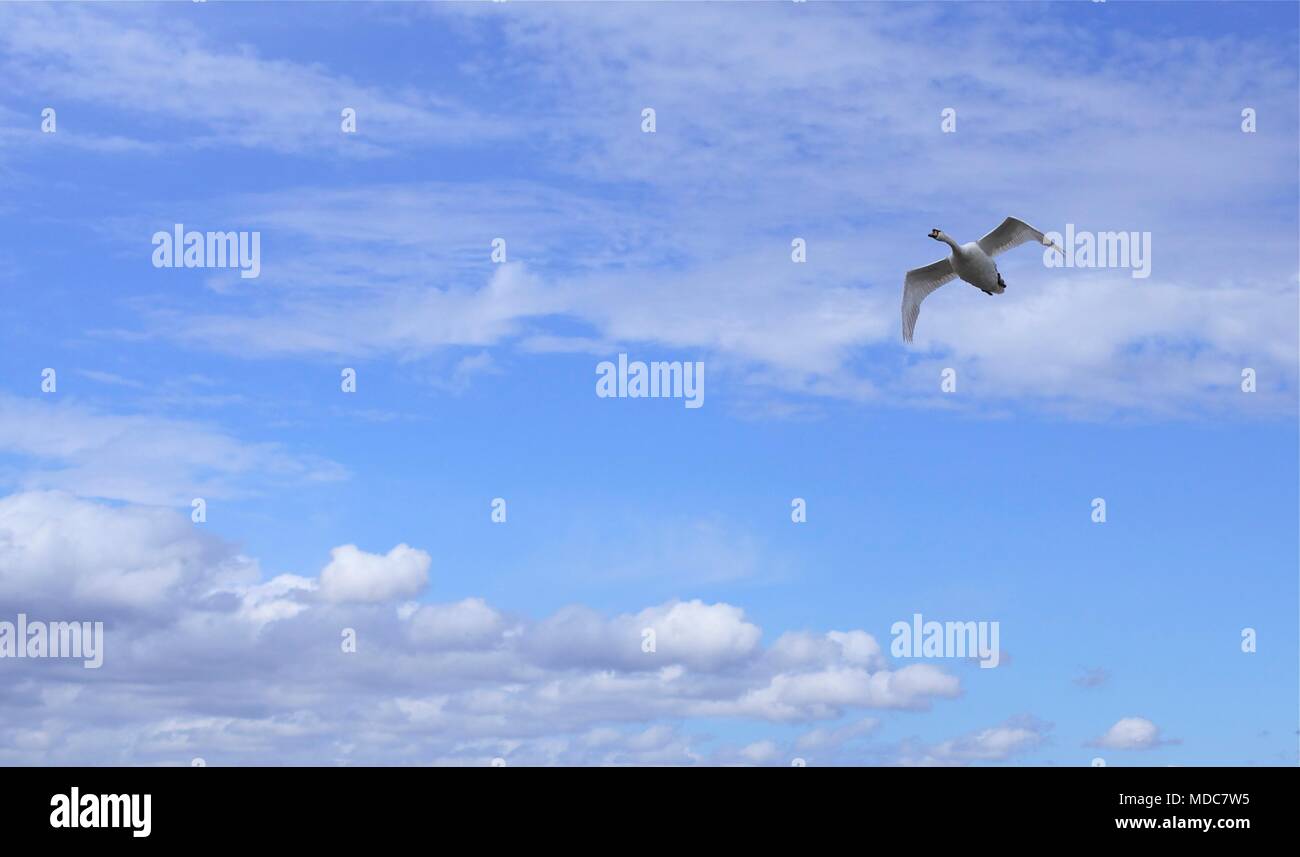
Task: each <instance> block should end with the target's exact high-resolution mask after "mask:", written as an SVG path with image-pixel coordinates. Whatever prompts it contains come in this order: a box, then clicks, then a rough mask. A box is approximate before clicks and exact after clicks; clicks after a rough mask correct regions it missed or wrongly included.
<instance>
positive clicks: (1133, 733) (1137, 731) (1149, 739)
mask: <svg viewBox="0 0 1300 857" xmlns="http://www.w3.org/2000/svg"><path fill="white" fill-rule="evenodd" d="M1173 743H1176V741H1175V740H1165V739H1162V738H1161V737H1160V727H1158V726H1156V724H1154V723H1152V722H1151V721H1150V720H1147V719H1146V718H1145V717H1121V718H1120V719H1119V720H1117V721H1115V725H1114V726H1111V727H1110V728H1109V729H1107V730H1106V732H1105V734H1103V735H1102V736H1101V737H1100V738H1096V739H1094V740H1092V741H1089V742H1088V745H1089V746H1091V747H1100V748H1102V749H1105V750H1150V749H1152V748H1154V747H1158V746H1160V745H1162V744H1173Z"/></svg>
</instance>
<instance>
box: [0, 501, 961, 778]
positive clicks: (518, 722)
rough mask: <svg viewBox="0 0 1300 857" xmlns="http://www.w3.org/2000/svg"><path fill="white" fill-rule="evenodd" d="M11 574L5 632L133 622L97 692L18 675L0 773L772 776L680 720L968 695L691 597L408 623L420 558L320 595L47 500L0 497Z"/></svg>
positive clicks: (947, 682)
mask: <svg viewBox="0 0 1300 857" xmlns="http://www.w3.org/2000/svg"><path fill="white" fill-rule="evenodd" d="M0 560H3V562H0V613H9V612H17V611H18V610H21V609H24V608H25V607H27V606H28V605H32V604H36V603H38V602H39V603H41V604H44V605H46V607H47V608H48V609H50V610H54V611H57V612H59V613H61V614H63V615H64V616H66V615H68V614H72V615H73V616H74V617H75V616H76V615H78V614H79V613H81V612H83V611H92V615H91V616H90V617H89V618H95V617H94V615H93V611H94V610H96V609H99V608H102V609H109V608H110V607H111V608H112V609H115V610H118V611H120V612H122V615H123V616H125V617H127V618H124V619H123V620H122V621H114V622H110V623H109V625H108V628H107V634H108V637H107V641H106V645H105V660H104V665H103V667H102V668H101V669H100V670H96V671H94V672H95V675H93V676H90V675H85V674H84V673H85V672H87V671H84V670H81V669H79V668H77V666H78V665H75V664H69V663H65V662H49V661H39V660H23V661H17V662H14V663H13V664H11V665H10V667H7V669H9V670H10V672H11V673H12V681H8V682H6V683H5V685H4V686H3V687H0V722H3V723H4V724H5V725H4V726H3V727H0V761H5V762H30V763H53V762H58V761H63V762H67V761H76V762H78V763H110V762H112V763H119V764H129V763H173V764H185V763H187V762H188V760H189V759H190V758H192V757H193V756H203V757H204V758H206V759H208V760H209V762H210V763H213V764H222V763H233V762H244V763H250V762H266V761H268V760H275V761H279V762H286V763H288V762H299V763H305V764H312V763H336V762H342V763H347V762H355V763H362V762H371V763H392V762H403V763H410V762H412V761H425V762H429V763H438V764H485V763H486V761H487V760H490V759H491V758H493V757H495V756H505V757H507V758H509V759H510V760H512V761H511V763H512V764H516V763H518V764H547V763H559V762H565V763H574V764H577V763H596V764H629V763H644V764H694V763H700V762H715V763H716V762H728V763H730V762H736V763H742V764H758V763H763V764H766V763H774V764H775V763H786V762H788V760H787V759H786V758H785V755H784V750H782V749H781V747H780V745H779V744H776V743H769V742H770V741H771V740H772V739H759V740H757V741H755V742H751V744H750V745H747V746H745V747H731V748H725V747H724V748H713V749H702V748H700V747H698V746H697V741H698V739H693V738H692V737H691V736H689V735H687V734H684V733H681V732H679V731H677V730H676V727H674V726H672V725H671V724H672V723H675V722H680V721H683V720H689V719H691V718H699V717H709V718H736V719H743V720H749V721H754V722H760V723H761V722H769V723H778V722H782V723H785V722H788V723H807V724H815V723H817V722H819V721H827V722H830V721H834V720H837V719H839V718H842V717H844V716H845V715H851V714H852V713H853V712H859V711H863V710H869V709H900V710H920V709H924V708H926V707H928V706H930V705H931V704H932V703H933V702H934V701H936V700H942V699H951V698H954V697H956V696H957V695H958V694H959V693H960V685H959V682H958V680H957V679H956V678H955V677H953V676H950V675H947V674H946V673H944V672H943V671H942V670H940V669H939V668H937V667H935V666H932V665H929V664H924V665H910V666H906V667H903V668H902V669H895V668H894V667H893V666H892V665H891V664H890V663H889V662H888V660H887V659H886V658H885V657H884V656H883V654H882V653H881V651H880V646H879V644H878V643H877V642H876V640H875V639H874V638H873V637H872V636H871V635H870V634H869V633H868V632H866V631H864V630H859V629H853V630H848V631H831V632H828V633H824V634H817V633H813V632H801V633H799V634H793V635H784V636H783V637H782V638H779V640H780V642H777V643H774V644H773V645H772V646H770V647H766V648H765V647H764V646H763V645H762V629H761V628H759V627H758V626H757V625H756V624H754V623H753V622H751V621H749V620H748V619H747V618H746V616H745V613H744V610H743V609H742V608H740V607H738V606H736V605H733V604H727V603H722V602H718V603H708V602H705V601H702V600H698V599H694V600H690V601H680V600H675V601H669V602H666V603H662V604H657V605H652V606H649V607H646V608H644V609H641V610H638V611H635V612H628V613H622V614H616V615H612V616H611V615H605V614H601V613H599V612H597V611H595V610H592V609H590V608H587V607H583V606H580V605H574V606H571V607H569V608H564V609H561V610H559V611H556V612H555V613H553V614H552V615H550V616H547V617H542V618H539V619H532V618H529V617H523V616H511V615H508V614H506V613H505V612H503V611H500V610H498V609H496V608H494V607H492V606H490V605H489V604H488V603H487V602H486V601H484V600H483V599H481V598H466V599H462V600H460V601H457V602H452V603H417V602H407V603H403V604H400V605H394V604H393V603H392V602H393V601H395V600H398V599H401V598H409V597H410V596H412V595H414V594H416V593H417V592H419V591H420V590H423V589H424V587H425V586H426V585H427V579H428V569H429V565H430V560H429V555H428V554H427V553H426V552H424V551H422V550H418V549H416V548H412V547H409V546H407V545H398V546H397V547H395V548H393V550H391V551H389V552H388V553H387V554H371V553H366V552H364V551H361V550H360V549H358V548H356V547H355V546H353V545H343V546H341V547H338V548H336V549H335V550H334V551H333V552H332V557H331V560H330V562H329V563H328V564H327V565H326V566H325V567H324V568H323V569H322V570H321V572H320V574H319V575H317V576H311V575H303V574H296V573H283V574H277V575H274V576H269V577H268V576H266V575H263V574H262V573H261V571H260V569H259V568H258V565H257V563H256V561H254V560H252V559H249V558H247V557H243V556H241V555H240V554H239V553H238V552H236V551H235V550H234V549H233V548H232V547H231V546H229V545H227V544H225V543H223V542H221V541H219V540H217V539H214V538H211V537H208V536H205V535H204V534H203V533H202V532H201V531H200V530H198V529H197V528H195V527H194V526H193V525H192V524H191V523H190V522H189V520H188V518H186V517H185V516H184V515H183V514H180V513H177V512H172V511H166V510H158V509H141V508H138V507H133V506H129V505H125V506H123V505H108V504H106V503H102V502H96V501H92V500H86V499H80V498H75V497H72V496H70V495H67V494H61V493H55V492H36V493H27V494H17V495H12V496H9V497H5V498H3V499H0ZM128 611H135V612H134V613H129V612H128ZM141 611H151V612H149V613H147V614H141ZM131 615H147V616H148V617H151V618H149V620H148V621H139V622H133V621H128V619H129V616H131ZM344 629H350V630H351V632H352V633H353V634H354V635H355V639H356V642H357V646H356V651H355V652H345V651H343V647H342V646H341V640H342V634H343V631H344ZM647 629H649V630H653V631H654V632H655V633H654V640H655V645H654V646H653V647H652V648H653V650H647V649H649V648H651V647H647V646H645V645H643V644H644V642H645V640H646V639H647V638H646V636H645V635H644V634H643V632H644V631H646V630H647ZM859 719H860V718H859ZM859 728H860V729H863V730H865V728H866V727H865V726H864V727H859ZM854 734H858V733H856V732H854V730H852V729H849V730H840V731H837V732H836V731H833V732H831V733H829V734H828V735H824V736H819V737H813V738H809V739H808V741H809V742H810V745H811V744H816V745H817V746H820V747H824V748H829V747H831V746H832V745H834V744H835V743H837V742H840V743H842V742H845V741H848V740H850V739H851V738H852V737H853V735H854ZM828 752H829V751H828Z"/></svg>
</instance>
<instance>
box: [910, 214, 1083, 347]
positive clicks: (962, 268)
mask: <svg viewBox="0 0 1300 857" xmlns="http://www.w3.org/2000/svg"><path fill="white" fill-rule="evenodd" d="M930 237H931V238H933V239H934V240H935V241H942V242H943V243H945V244H947V245H948V246H949V247H951V248H952V254H951V255H950V256H949V257H948V258H947V259H940V260H939V261H938V262H933V263H931V264H929V265H926V266H925V267H924V268H916V269H914V270H911V271H908V272H907V276H906V277H905V278H904V279H903V340H904V341H905V342H911V341H912V331H913V330H914V329H915V328H916V317H917V316H918V315H920V313H921V301H923V300H925V298H926V296H927V295H929V294H930V292H932V291H934V290H935V289H937V288H939V287H940V286H942V285H943V284H944V283H946V282H948V281H949V280H951V279H953V278H955V277H961V278H962V279H963V280H965V281H966V282H968V283H970V284H971V285H972V286H974V287H975V288H977V289H979V290H980V291H982V292H983V293H984V294H986V295H1000V294H1002V293H1003V292H1005V291H1006V290H1007V284H1006V283H1004V282H1003V281H1002V275H1001V274H999V273H998V266H997V265H995V264H994V263H993V257H994V256H996V255H998V254H999V253H1002V252H1005V251H1007V250H1010V249H1011V248H1012V247H1019V246H1020V245H1021V244H1024V243H1025V242H1026V241H1037V242H1038V243H1039V244H1042V245H1043V246H1044V247H1052V248H1053V249H1055V250H1056V252H1058V253H1062V251H1061V248H1060V247H1057V246H1056V245H1055V244H1053V243H1052V242H1051V241H1049V240H1048V239H1047V238H1045V237H1044V236H1043V233H1041V232H1039V231H1038V230H1037V229H1035V228H1034V227H1032V226H1030V225H1029V224H1028V223H1025V222H1024V221H1023V220H1018V219H1017V218H1014V217H1008V218H1007V219H1006V220H1004V221H1002V225H1001V226H999V227H998V228H997V229H994V230H993V231H992V232H990V233H989V234H988V235H985V236H984V237H983V238H981V239H980V240H978V241H972V242H971V243H969V244H958V243H957V242H956V241H954V240H952V239H951V238H949V237H948V236H947V235H946V234H944V233H943V232H942V231H940V230H938V229H931V230H930ZM1062 255H1064V253H1062Z"/></svg>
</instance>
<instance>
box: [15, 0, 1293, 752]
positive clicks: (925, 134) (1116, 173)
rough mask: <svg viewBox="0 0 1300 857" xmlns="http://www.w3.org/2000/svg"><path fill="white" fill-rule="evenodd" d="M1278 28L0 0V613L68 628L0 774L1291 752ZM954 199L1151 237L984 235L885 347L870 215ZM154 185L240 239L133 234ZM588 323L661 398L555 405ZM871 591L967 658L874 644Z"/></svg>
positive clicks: (916, 9) (585, 354)
mask: <svg viewBox="0 0 1300 857" xmlns="http://www.w3.org/2000/svg"><path fill="white" fill-rule="evenodd" d="M1296 45H1297V11H1296V7H1295V6H1294V5H1289V4H1272V3H1258V4H1256V3H1232V4H1206V3H1196V4H1191V3H1118V2H1110V3H1105V4H1093V3H1068V4H1067V3H1048V4H1031V3H1023V4H1022V3H1016V4H996V3H987V4H986V3H981V4H924V3H889V4H875V3H873V4H865V3H864V4H859V3H815V2H814V3H807V4H791V3H764V4H759V3H733V4H697V3H688V4H630V3H602V4H533V3H517V2H509V3H504V4H487V3H480V4H472V5H471V4H416V3H384V4H351V3H327V4H306V3H304V4H276V5H270V4H262V3H239V4H233V3H216V2H210V3H205V4H189V3H185V4H160V5H153V4H123V5H116V4H95V5H93V6H90V5H77V4H58V5H6V6H4V7H2V8H0V80H4V81H5V82H6V85H5V86H3V87H0V186H2V187H3V191H4V192H3V193H2V194H0V224H3V227H4V229H5V234H6V236H7V239H8V240H6V241H5V242H3V244H0V283H3V287H4V295H5V300H4V302H3V304H2V305H0V329H2V330H3V332H4V341H5V347H4V348H3V349H0V491H3V494H4V496H3V497H2V498H0V619H3V618H6V617H9V618H12V616H13V614H16V613H18V612H20V611H21V612H26V613H28V614H31V615H33V616H44V617H46V618H49V619H58V618H79V619H80V618H84V619H100V620H104V621H105V622H106V624H107V626H108V629H109V631H108V634H109V636H108V638H107V642H106V647H107V649H106V657H105V665H104V667H103V668H102V669H101V670H98V671H94V672H93V673H92V672H90V671H85V670H83V669H82V668H81V665H80V664H76V663H62V662H53V661H45V662H41V661H12V660H5V661H0V670H3V671H5V672H9V673H12V676H11V678H12V680H6V681H5V682H3V683H0V684H2V685H3V686H2V687H0V711H3V716H0V724H3V725H0V762H6V763H40V764H45V763H55V764H76V763H90V764H108V763H128V764H182V765H183V764H189V763H190V760H191V759H192V758H195V757H201V758H204V759H205V760H207V762H208V763H209V764H241V763H268V762H269V763H299V764H363V763H378V764H469V765H480V764H488V763H489V762H490V760H491V759H493V758H503V759H506V761H507V763H508V764H511V765H529V764H621V763H632V764H661V763H662V764H733V763H739V764H776V765H789V764H790V763H791V760H792V759H793V758H796V757H798V758H803V759H806V760H807V762H808V764H810V765H823V764H825V765H829V764H1034V765H1045V764H1050V765H1087V764H1089V763H1090V762H1091V760H1092V759H1094V758H1096V757H1101V758H1104V759H1105V760H1106V763H1107V764H1109V765H1132V764H1138V765H1164V764H1295V763H1296V762H1297V739H1296V731H1297V730H1296V725H1297V724H1296V716H1295V715H1296V712H1297V710H1298V708H1300V697H1298V693H1300V669H1298V667H1300V664H1298V663H1297V657H1296V652H1297V649H1296V641H1297V639H1298V638H1300V628H1298V627H1297V605H1300V592H1298V591H1297V569H1298V567H1300V557H1298V556H1297V549H1298V548H1297V545H1298V536H1300V534H1298V533H1297V526H1298V524H1297V520H1298V518H1300V508H1298V503H1297V481H1298V480H1297V477H1298V475H1300V472H1298V471H1300V466H1298V463H1297V450H1298V443H1297V422H1296V417H1297V409H1296V403H1297V386H1296V384H1297V377H1296V374H1297V373H1296V369H1297V323H1298V322H1300V306H1298V304H1297V297H1296V288H1297V284H1298V283H1300V248H1298V246H1297V232H1298V229H1300V224H1297V204H1296V203H1297V195H1298V194H1300V188H1298V186H1297V169H1296V167H1297V161H1296V140H1297V139H1298V138H1300V129H1298V127H1297V59H1298V58H1297V48H1296ZM46 107H53V108H55V110H56V111H57V130H56V131H55V132H54V133H42V131H41V111H42V110H43V109H44V108H46ZM345 107H352V108H354V109H355V110H356V112H357V133H355V134H344V133H341V131H340V119H339V114H340V111H341V110H342V109H343V108H345ZM645 107H652V108H654V110H655V111H656V130H655V133H653V134H646V133H643V132H642V130H641V111H642V110H643V108H645ZM945 108H952V109H954V110H955V111H956V116H957V127H956V131H955V132H954V133H951V134H945V133H943V132H942V131H941V128H940V116H941V112H942V111H943V110H944V109H945ZM1244 108H1252V109H1253V110H1255V111H1256V115H1257V123H1258V125H1257V130H1256V132H1255V133H1249V134H1248V133H1243V131H1242V128H1241V123H1242V110H1243V109H1244ZM1009 214H1013V215H1016V216H1019V217H1022V218H1024V219H1026V220H1028V221H1029V222H1031V223H1033V224H1035V225H1036V226H1038V227H1039V228H1040V229H1044V230H1054V231H1063V230H1064V228H1065V224H1067V223H1072V224H1074V225H1075V226H1076V228H1078V229H1080V230H1092V231H1097V232H1100V231H1110V230H1123V231H1137V232H1149V233H1150V234H1151V240H1152V248H1153V249H1152V266H1151V276H1150V277H1149V278H1146V279H1136V278H1133V277H1132V276H1131V272H1130V271H1128V270H1125V269H1100V268H1099V269H1080V268H1074V269H1071V268H1064V269H1062V268H1054V269H1049V268H1047V267H1045V266H1044V264H1043V261H1042V254H1041V252H1040V251H1039V250H1037V249H1034V248H1033V246H1032V245H1031V246H1029V247H1022V248H1019V249H1017V250H1013V251H1011V252H1009V253H1007V254H1006V255H1004V256H1002V257H999V260H998V261H999V267H1000V269H1001V271H1002V273H1003V274H1004V276H1005V278H1006V280H1007V282H1008V284H1009V287H1008V290H1007V292H1006V293H1005V294H1003V295H1000V296H997V297H996V298H987V297H985V296H984V295H981V294H979V293H978V292H977V291H975V290H973V289H970V288H967V287H966V286H964V285H963V284H961V283H956V284H952V285H949V286H946V287H945V288H944V289H941V290H940V291H939V292H936V293H935V294H934V295H933V296H931V297H930V298H929V299H927V301H926V303H925V306H924V309H923V311H922V313H921V317H920V322H919V325H918V328H917V336H916V341H915V343H913V344H911V345H904V344H903V343H902V341H901V337H900V334H899V329H898V325H899V316H898V312H899V310H898V305H899V299H900V294H901V285H902V277H903V274H904V272H905V271H906V270H908V269H910V268H914V267H918V266H920V265H923V264H926V263H928V262H931V261H933V260H934V259H936V258H938V257H939V255H941V254H940V253H939V252H938V250H939V245H936V244H934V243H932V242H930V241H929V240H928V239H927V238H926V234H927V233H928V231H929V230H930V229H931V228H933V227H936V226H937V227H940V228H942V229H944V230H945V231H946V232H948V233H950V234H952V235H953V236H955V237H957V238H958V240H962V241H967V240H974V239H975V238H977V237H979V235H981V234H983V233H984V232H985V231H987V230H988V229H990V228H992V227H993V226H994V225H996V224H997V223H998V222H1000V221H1001V219H1002V218H1003V217H1004V216H1006V215H1009ZM174 223H184V224H185V225H186V226H187V227H189V228H193V229H199V230H257V231H259V232H260V233H261V275H260V276H259V277H258V278H256V279H241V278H240V277H239V274H238V272H236V271H232V270H212V269H194V270H176V269H158V268H154V267H153V266H152V265H151V263H150V258H151V252H152V249H153V248H152V245H151V236H152V235H153V233H154V232H155V231H158V230H164V231H169V230H170V229H171V227H172V224H174ZM497 237H502V238H504V239H505V240H506V242H507V247H508V251H507V252H508V262H507V263H505V264H504V265H497V264H494V263H493V262H492V260H491V259H490V252H491V242H492V240H493V239H494V238H497ZM795 237H802V238H804V239H805V240H806V242H807V248H808V257H807V262H806V263H803V264H795V263H793V262H792V261H791V258H790V242H791V240H792V239H793V238H795ZM621 352H622V353H627V354H629V355H630V356H631V357H632V359H643V360H682V361H703V362H704V364H705V367H706V385H705V392H706V395H705V405H704V406H703V407H701V408H698V409H688V408H685V407H683V403H682V402H681V401H680V400H676V399H641V400H633V399H602V398H598V397H597V396H596V395H595V393H594V389H595V377H596V376H595V367H596V365H597V364H598V363H599V362H600V361H602V360H613V359H616V357H617V355H618V354H619V353H621ZM47 367H52V368H55V369H56V370H57V373H58V374H57V378H58V386H57V391H56V392H54V393H43V392H42V391H41V386H40V384H41V372H42V370H43V369H44V368H47ZM344 367H352V368H355V370H356V372H357V392H356V393H354V394H349V393H343V392H342V391H341V390H340V371H341V370H342V369H343V368H344ZM1246 367H1250V368H1253V369H1255V370H1256V373H1257V378H1258V389H1257V392H1254V393H1244V392H1243V391H1242V389H1241V386H1240V384H1241V372H1242V369H1243V368H1246ZM945 368H953V369H955V370H956V372H957V377H958V388H957V391H956V392H955V393H943V392H941V391H940V386H939V378H940V373H941V371H942V370H943V369H945ZM194 497H203V498H204V499H205V500H206V501H207V509H208V517H207V521H206V522H204V523H202V524H195V523H192V522H191V520H190V517H189V511H190V500H191V499H192V498H194ZM496 497H501V498H504V499H505V500H506V501H507V507H508V518H507V521H506V522H505V523H503V524H498V523H493V522H492V520H491V519H490V511H491V510H490V505H489V504H490V502H491V501H492V499H493V498H496ZM796 497H799V498H804V499H806V501H807V505H808V520H807V522H806V523H800V524H796V523H793V522H792V521H791V517H790V504H791V500H792V498H796ZM1096 497H1101V498H1105V500H1106V502H1107V520H1106V522H1105V523H1104V524H1097V523H1094V522H1093V521H1092V520H1091V506H1090V504H1091V502H1092V500H1093V498H1096ZM346 545H355V546H356V548H358V549H359V551H360V553H352V552H348V551H342V552H339V551H336V549H338V548H340V547H342V546H346ZM399 545H407V546H409V547H410V549H413V550H414V551H418V552H422V553H420V554H418V555H414V556H415V558H414V559H412V558H411V557H412V556H413V555H410V554H407V553H403V552H402V551H398V552H397V553H390V551H393V550H394V548H395V547H397V546H399ZM413 569H414V571H413ZM343 580H346V581H349V582H350V584H351V586H350V587H349V586H344V585H342V584H341V583H340V582H339V581H343ZM412 580H414V582H412ZM918 612H919V613H921V614H923V615H924V616H925V617H926V618H927V619H937V620H941V621H942V620H953V621H968V620H969V621H997V622H998V623H999V627H1000V639H1001V646H1002V648H1003V649H1004V651H1005V655H1004V657H1003V662H1002V663H1001V664H1000V665H999V666H998V667H997V668H996V669H979V668H978V667H977V666H975V665H973V664H970V663H967V662H964V661H961V660H959V659H906V658H895V657H892V656H891V655H890V642H891V636H890V628H891V626H892V624H893V623H894V622H896V621H900V620H909V619H910V617H911V616H912V614H913V613H918ZM645 627H653V628H655V629H656V631H657V634H658V640H659V650H658V651H657V652H655V653H644V652H642V651H641V650H640V642H641V635H640V632H641V629H643V628H645ZM343 628H354V629H356V631H357V638H358V651H357V652H355V653H343V652H341V651H340V645H339V637H340V630H341V629H343ZM1244 628H1253V629H1255V630H1256V631H1257V632H1258V641H1259V643H1258V650H1257V651H1256V652H1254V653H1250V654H1247V653H1243V652H1242V651H1241V632H1242V629H1244ZM1088 676H1092V680H1091V681H1088V680H1085V679H1086V678H1087V677H1088ZM6 678H7V679H9V678H10V677H8V676H7V677H6Z"/></svg>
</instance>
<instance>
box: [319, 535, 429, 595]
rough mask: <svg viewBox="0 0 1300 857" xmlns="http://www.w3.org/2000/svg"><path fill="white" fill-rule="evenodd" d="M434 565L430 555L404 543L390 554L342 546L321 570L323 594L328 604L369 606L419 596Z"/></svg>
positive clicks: (321, 591)
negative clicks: (343, 603)
mask: <svg viewBox="0 0 1300 857" xmlns="http://www.w3.org/2000/svg"><path fill="white" fill-rule="evenodd" d="M431 562H432V560H431V559H430V557H429V555H428V554H427V553H425V552H424V551H422V550H417V549H415V548H412V547H409V546H408V545H405V544H400V545H398V546H397V547H395V548H393V549H392V550H390V551H389V552H388V553H387V554H374V553H366V552H365V551H363V550H360V549H358V548H357V546H356V545H341V546H339V547H336V548H334V549H333V550H331V551H330V561H329V564H328V565H326V566H325V568H323V569H321V573H320V593H321V595H322V596H323V597H324V598H325V599H326V600H327V601H333V602H340V603H342V602H352V603H369V604H373V603H378V602H383V601H393V600H396V599H398V598H407V597H410V596H412V595H418V594H419V593H420V591H421V590H423V589H424V588H425V586H427V585H428V583H429V564H430V563H431Z"/></svg>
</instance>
